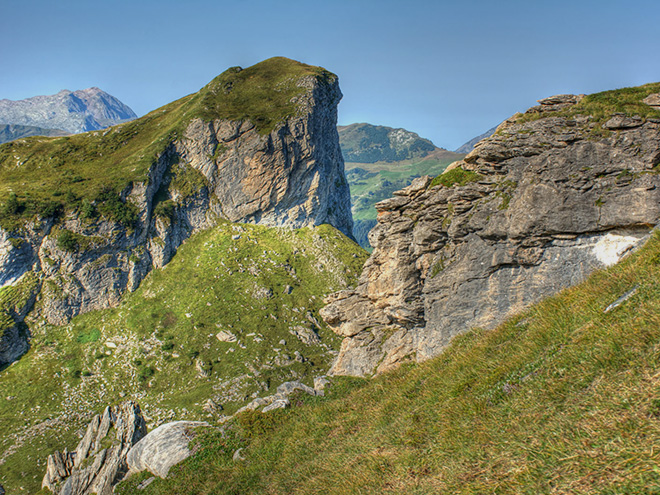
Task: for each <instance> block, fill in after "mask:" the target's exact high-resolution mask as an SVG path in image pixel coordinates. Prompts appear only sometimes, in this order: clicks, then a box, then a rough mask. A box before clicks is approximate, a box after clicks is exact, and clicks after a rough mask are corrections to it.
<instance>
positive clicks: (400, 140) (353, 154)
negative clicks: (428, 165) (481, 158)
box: [338, 124, 439, 163]
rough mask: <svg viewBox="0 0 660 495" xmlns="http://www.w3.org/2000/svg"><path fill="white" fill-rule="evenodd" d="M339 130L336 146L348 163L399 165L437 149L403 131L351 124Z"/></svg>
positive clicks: (379, 126) (427, 141)
mask: <svg viewBox="0 0 660 495" xmlns="http://www.w3.org/2000/svg"><path fill="white" fill-rule="evenodd" d="M338 130H339V143H340V145H341V149H342V153H343V155H344V160H346V161H347V162H357V163H374V162H379V161H385V162H393V161H401V160H406V159H410V158H420V157H423V156H426V155H428V154H429V153H430V152H432V151H435V150H437V149H439V148H436V146H435V145H434V144H433V143H432V142H431V141H429V140H428V139H424V138H420V137H419V135H418V134H416V133H414V132H411V131H407V130H406V129H393V128H391V127H385V126H382V125H372V124H350V125H346V126H339V127H338Z"/></svg>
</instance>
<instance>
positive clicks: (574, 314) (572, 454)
mask: <svg viewBox="0 0 660 495" xmlns="http://www.w3.org/2000/svg"><path fill="white" fill-rule="evenodd" d="M633 289H636V291H635V292H634V293H633V295H632V296H631V297H630V298H629V299H628V300H626V301H625V302H623V303H622V304H621V305H619V306H618V307H616V308H615V309H613V310H611V311H609V312H605V309H606V308H607V307H608V306H609V305H610V304H611V303H613V302H614V301H616V300H617V299H618V298H619V297H620V296H622V295H623V294H625V293H627V292H629V291H631V290H633ZM659 443H660V236H658V234H657V233H656V234H655V235H654V237H653V238H652V239H651V240H650V241H649V242H648V243H647V245H646V246H645V247H644V248H643V249H642V250H640V251H639V252H637V253H635V254H633V255H631V256H630V257H629V258H627V259H626V260H624V261H623V262H622V263H620V264H619V265H617V266H614V267H612V268H610V269H608V270H606V271H602V272H597V273H595V274H594V275H593V276H591V277H590V278H589V279H588V280H587V281H586V282H584V283H582V284H581V285H579V286H577V287H575V288H572V289H570V290H566V291H563V292H562V293H560V294H558V295H557V296H555V297H552V298H550V299H548V300H546V301H544V302H542V303H541V304H538V305H536V306H534V307H532V308H531V309H529V310H528V311H526V312H525V313H523V314H521V315H519V316H517V317H515V318H513V319H511V320H509V321H508V322H506V323H505V324H503V325H502V326H500V327H499V328H497V329H496V330H493V331H490V332H483V331H480V330H478V329H474V330H472V331H470V332H468V333H466V334H463V335H461V336H459V337H457V338H455V339H454V340H453V341H452V343H451V344H450V346H449V347H448V348H447V349H446V351H445V352H444V353H443V354H442V355H441V356H439V357H438V358H435V359H433V360H430V361H427V362H425V363H422V364H418V365H408V366H404V367H401V368H400V369H398V370H396V371H395V372H393V373H389V374H386V375H383V376H380V377H378V378H375V379H373V380H361V379H348V378H336V379H335V380H334V384H333V386H332V388H331V389H330V391H329V393H328V394H327V395H326V397H324V398H319V397H316V398H301V399H300V400H299V401H298V403H297V407H294V408H292V409H290V410H287V411H274V412H273V413H267V414H265V415H264V414H259V413H251V414H248V415H245V416H239V417H238V418H237V420H236V421H235V423H234V426H233V427H232V429H231V430H230V431H229V432H226V433H224V434H223V433H221V432H212V433H209V434H207V435H205V436H204V437H202V438H201V439H199V445H200V447H201V449H200V450H199V451H198V452H197V454H196V455H194V456H193V457H191V458H190V459H188V460H187V461H185V462H184V463H183V464H181V465H180V466H178V467H176V468H174V469H173V470H172V471H171V472H170V476H169V477H168V478H167V479H166V480H160V479H157V480H156V481H155V482H154V483H152V484H151V485H149V486H148V488H147V489H146V490H144V492H141V493H145V494H171V493H186V494H211V493H213V494H222V493H227V494H230V493H231V494H236V493H241V494H249V493H269V494H303V493H304V494H320V493H360V494H368V493H373V494H381V493H410V494H413V493H418V494H422V493H424V494H426V493H452V494H468V493H469V494H477V493H478V494H483V493H498V494H539V493H563V494H591V493H601V494H615V493H616V494H618V493H631V494H632V493H635V494H637V493H645V494H651V493H658V492H660V469H658V466H659V465H660V449H658V447H657V446H658V445H659ZM239 447H243V449H244V450H243V451H242V455H243V456H244V457H245V460H244V461H233V460H232V455H233V452H234V451H235V449H237V448H239ZM147 476H148V475H147V474H143V475H140V476H136V477H134V478H132V479H131V480H128V481H126V482H124V483H123V484H122V485H120V487H123V491H122V492H121V493H134V489H135V486H136V484H137V483H138V482H139V481H140V480H143V479H144V478H145V477H147Z"/></svg>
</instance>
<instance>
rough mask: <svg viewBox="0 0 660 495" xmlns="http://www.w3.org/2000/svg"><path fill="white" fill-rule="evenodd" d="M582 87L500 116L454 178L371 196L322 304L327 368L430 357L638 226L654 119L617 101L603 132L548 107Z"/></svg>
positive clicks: (658, 178)
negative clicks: (349, 280) (343, 269)
mask: <svg viewBox="0 0 660 495" xmlns="http://www.w3.org/2000/svg"><path fill="white" fill-rule="evenodd" d="M580 99H581V97H580V96H574V95H559V96H557V97H551V98H546V99H544V100H541V101H540V103H541V105H539V106H538V107H534V108H533V109H530V111H528V113H544V112H547V114H548V116H547V117H545V118H541V119H538V120H532V121H528V122H517V120H516V118H512V119H510V120H508V121H506V122H504V123H503V124H502V125H501V126H500V127H499V128H498V130H497V132H496V133H495V134H494V135H493V136H491V137H490V138H487V139H485V140H483V141H481V142H480V143H479V144H478V145H477V147H476V148H475V150H474V151H472V152H471V153H470V154H469V155H468V156H467V157H466V158H465V160H464V161H462V162H457V163H455V164H453V165H452V166H450V167H449V169H448V171H447V172H445V173H446V174H448V175H447V177H452V175H449V174H457V173H461V172H462V176H463V177H464V178H466V180H465V181H464V182H463V185H457V184H454V185H453V186H443V185H435V186H433V187H430V184H431V178H430V177H422V178H419V179H416V180H415V181H414V182H413V184H412V185H411V186H409V187H407V188H405V189H403V190H401V191H398V192H396V193H394V194H395V196H394V197H393V198H391V199H388V200H385V201H382V202H381V203H379V204H377V205H376V208H377V210H378V224H377V225H376V227H375V228H374V229H373V230H372V231H371V232H370V234H369V240H370V242H371V245H372V246H374V248H375V249H374V252H373V253H372V255H371V257H370V258H369V260H368V261H367V263H366V264H365V266H364V270H363V273H362V275H361V278H360V282H359V285H358V287H357V288H356V289H355V290H352V291H342V292H340V293H337V294H334V295H332V296H330V297H329V298H328V299H327V301H326V302H327V303H328V304H329V305H328V306H326V307H325V308H324V309H323V310H322V316H323V318H324V319H325V321H326V322H327V323H328V324H329V325H330V326H331V327H332V328H333V330H334V331H335V332H336V333H338V334H339V335H342V336H343V337H344V341H343V343H342V347H341V351H340V354H339V356H338V358H337V360H336V361H335V363H334V365H333V368H332V370H331V373H334V374H345V375H357V376H365V375H369V374H372V373H379V372H383V371H385V370H388V369H390V368H391V367H393V366H396V365H397V364H398V363H399V362H401V361H402V360H405V359H411V358H416V359H417V360H424V359H428V358H430V357H433V356H435V355H437V354H438V353H439V352H441V350H442V349H443V348H444V347H445V346H446V345H447V344H448V342H449V341H450V339H451V338H452V337H453V336H454V335H456V334H458V333H461V332H464V331H467V330H469V329H470V328H473V327H481V328H493V327H495V326H496V325H497V324H499V323H501V322H502V321H503V320H504V319H505V318H506V317H507V316H509V315H511V314H513V313H515V312H518V311H520V310H521V309H523V308H525V307H527V306H528V305H530V304H532V303H534V302H537V301H539V300H540V299H542V298H544V297H547V296H549V295H552V294H554V293H556V292H558V291H559V290H561V289H563V288H565V287H568V286H571V285H574V284H576V283H579V282H581V281H582V280H584V278H585V277H586V276H587V275H588V274H589V273H591V272H592V271H594V270H596V269H598V268H602V267H606V266H609V265H611V264H613V263H616V262H617V261H618V260H619V259H620V258H621V257H622V256H623V255H624V254H625V253H627V252H629V251H630V250H631V249H632V248H634V247H635V246H637V245H639V244H640V243H641V242H643V241H644V240H645V239H646V238H647V236H648V234H649V232H650V230H651V229H652V227H653V226H655V225H656V224H657V223H658V221H659V219H660V175H658V173H657V170H655V169H654V167H656V166H657V165H658V164H659V163H660V120H657V119H647V120H644V119H641V118H639V117H635V116H632V117H627V116H624V115H616V114H615V115H613V116H612V117H611V118H610V119H609V120H607V122H605V124H604V125H603V129H605V136H602V135H596V134H595V133H594V132H593V130H594V128H595V126H596V124H595V123H594V122H592V120H591V119H590V118H589V117H586V116H585V117H580V116H578V117H576V118H573V119H569V118H565V117H559V116H553V115H552V112H554V111H556V110H557V109H559V110H561V109H565V108H569V107H571V106H572V105H574V104H576V103H577V102H579V101H580ZM458 168H460V170H456V169H458ZM452 169H453V170H452ZM459 175H460V174H459ZM453 176H454V177H455V176H456V175H453Z"/></svg>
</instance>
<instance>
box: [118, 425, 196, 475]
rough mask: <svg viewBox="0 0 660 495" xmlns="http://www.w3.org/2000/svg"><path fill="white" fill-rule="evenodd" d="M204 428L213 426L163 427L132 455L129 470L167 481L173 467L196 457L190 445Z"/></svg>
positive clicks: (136, 447)
mask: <svg viewBox="0 0 660 495" xmlns="http://www.w3.org/2000/svg"><path fill="white" fill-rule="evenodd" d="M203 426H209V424H208V423H205V422H201V421H174V422H172V423H166V424H164V425H161V426H159V427H158V428H156V429H155V430H153V431H152V432H150V433H149V434H148V435H146V436H145V437H144V438H142V439H141V440H140V441H139V442H138V443H137V444H135V445H134V446H133V447H132V448H131V450H130V451H129V452H128V455H127V456H126V462H127V465H128V468H129V469H130V471H131V472H140V471H144V470H145V469H146V470H147V471H149V472H150V473H151V474H154V475H156V476H159V477H161V478H166V477H167V473H169V471H170V468H171V467H172V466H174V465H176V464H178V463H180V462H181V461H183V460H184V459H187V458H188V457H189V456H190V455H191V454H192V451H191V450H190V449H189V448H188V444H189V443H190V440H192V439H193V437H194V435H195V430H196V429H197V428H199V427H203Z"/></svg>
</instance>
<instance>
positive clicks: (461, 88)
mask: <svg viewBox="0 0 660 495" xmlns="http://www.w3.org/2000/svg"><path fill="white" fill-rule="evenodd" d="M658 19H660V2H658V1H657V0H648V1H646V0H628V1H620V0H600V1H595V0H572V1H564V0H559V1H553V2H548V1H538V0H537V1H534V0H525V1H522V0H499V1H483V0H462V1H460V2H458V1H451V2H450V1H442V0H437V1H422V0H408V1H406V2H403V1H389V0H352V1H343V0H336V1H332V0H326V1H318V0H313V1H312V0H305V1H303V0H287V1H282V0H280V1H267V0H234V1H232V2H226V1H223V0H221V1H211V0H188V1H186V2H175V1H170V0H158V1H154V0H133V1H125V0H106V1H103V2H97V1H93V0H85V1H67V0H60V1H52V0H48V1H42V0H20V1H17V0H0V46H1V47H2V48H0V67H2V70H1V71H0V98H9V99H13V100H16V99H22V98H27V97H30V96H34V95H37V94H52V93H55V92H57V91H59V90H61V89H64V88H66V89H71V90H75V89H82V88H87V87H90V86H98V87H100V88H102V89H104V90H105V91H107V92H109V93H111V94H113V95H114V96H116V97H118V98H119V99H120V100H122V101H123V102H124V103H126V104H128V105H129V106H130V107H131V108H133V110H135V112H136V113H138V114H139V115H143V114H144V113H147V112H148V111H151V110H153V109H155V108H157V107H159V106H161V105H164V104H166V103H168V102H170V101H172V100H174V99H177V98H179V97H181V96H184V95H186V94H189V93H192V92H195V91H197V90H198V89H199V88H200V87H202V86H203V85H205V84H206V83H207V82H208V81H210V80H211V79H212V78H213V77H215V76H216V75H217V74H219V73H220V72H222V71H223V70H225V69H226V68H227V67H230V66H234V65H241V66H243V67H247V66H249V65H252V64H254V63H256V62H259V61H260V60H264V59H266V58H269V57H272V56H280V55H281V56H286V57H289V58H294V59H297V60H300V61H303V62H306V63H309V64H313V65H321V66H323V67H325V68H327V69H329V70H331V71H332V72H334V73H336V74H338V75H339V77H340V85H341V88H342V91H343V93H344V99H343V101H342V103H341V104H340V106H339V121H340V123H341V124H349V123H352V122H370V123H374V124H382V125H389V126H393V127H404V128H406V129H409V130H412V131H415V132H417V133H419V134H420V135H421V136H423V137H427V138H429V139H431V140H433V142H434V143H435V144H436V145H438V146H442V147H446V148H449V149H455V148H456V147H458V146H460V145H461V144H463V142H465V141H467V140H468V139H471V138H472V137H474V136H475V135H477V134H480V133H482V132H484V131H485V130H487V129H488V128H490V127H492V126H494V125H496V124H497V123H499V122H500V121H502V120H503V119H505V118H507V117H509V116H510V115H512V114H513V113H515V112H516V111H524V110H525V109H526V108H528V107H529V106H532V105H534V104H535V101H536V100H537V99H539V98H542V97H545V96H549V95H552V94H558V93H592V92H597V91H602V90H606V89H613V88H618V87H624V86H635V85H639V84H643V83H647V82H654V81H660V36H658V28H657V22H658Z"/></svg>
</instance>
